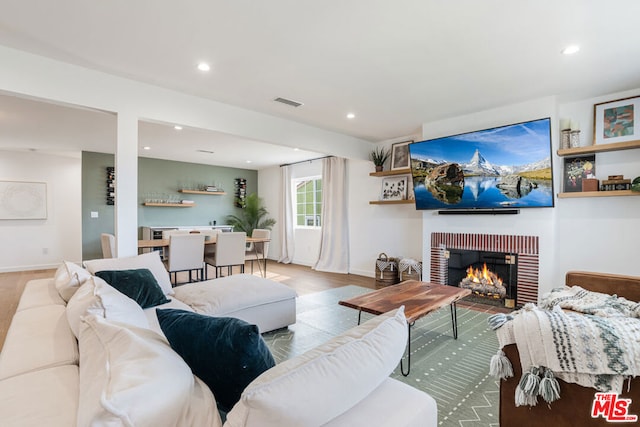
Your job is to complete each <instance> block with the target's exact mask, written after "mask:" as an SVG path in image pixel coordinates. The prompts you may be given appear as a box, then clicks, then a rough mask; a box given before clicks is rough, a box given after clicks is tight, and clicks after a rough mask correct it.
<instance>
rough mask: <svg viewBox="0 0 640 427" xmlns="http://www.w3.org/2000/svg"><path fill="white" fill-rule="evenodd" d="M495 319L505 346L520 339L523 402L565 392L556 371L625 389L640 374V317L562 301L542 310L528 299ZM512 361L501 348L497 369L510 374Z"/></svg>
mask: <svg viewBox="0 0 640 427" xmlns="http://www.w3.org/2000/svg"><path fill="white" fill-rule="evenodd" d="M500 316H502V317H500ZM490 323H493V326H494V329H495V328H496V327H497V328H498V329H497V331H496V332H497V336H498V341H499V343H500V348H502V347H504V346H505V345H507V344H512V343H516V345H517V347H518V352H519V353H520V363H521V365H522V372H523V377H522V379H521V381H520V384H519V386H518V388H517V390H516V405H517V406H520V405H532V406H533V405H535V404H536V403H537V396H538V395H540V396H542V397H543V398H544V399H545V400H546V401H547V402H551V401H553V400H555V399H557V398H559V397H560V390H559V388H558V385H557V382H555V380H554V376H556V377H558V378H561V379H562V380H564V381H566V382H569V383H576V384H579V385H582V386H585V387H592V388H595V389H597V390H599V391H615V392H617V393H620V392H621V391H622V386H623V383H624V380H625V379H626V378H627V377H635V376H638V375H639V374H640V319H637V318H632V317H621V316H620V317H599V316H592V315H584V314H578V313H572V312H565V311H563V310H561V309H560V307H555V308H554V309H552V310H542V309H539V308H538V307H536V306H535V305H533V304H527V305H525V307H524V308H523V309H521V310H519V311H516V312H514V313H512V314H511V315H508V316H505V315H495V316H492V319H490ZM508 363H509V362H508V360H506V357H504V353H502V351H501V350H500V351H499V352H498V355H496V356H494V360H492V366H491V371H492V372H491V373H492V374H493V375H495V376H499V377H502V378H505V377H506V376H509V369H511V366H510V365H508V366H507V364H508ZM511 376H513V373H512V371H511Z"/></svg>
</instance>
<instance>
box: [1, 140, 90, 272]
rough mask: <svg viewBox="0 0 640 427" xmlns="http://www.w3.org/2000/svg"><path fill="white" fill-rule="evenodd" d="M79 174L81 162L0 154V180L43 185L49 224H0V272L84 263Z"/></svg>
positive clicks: (40, 156) (72, 159)
mask: <svg viewBox="0 0 640 427" xmlns="http://www.w3.org/2000/svg"><path fill="white" fill-rule="evenodd" d="M81 169H82V165H81V160H80V159H79V158H71V157H61V156H52V155H43V154H38V153H35V152H13V151H0V180H4V181H36V182H45V183H46V184H47V219H44V220H0V242H2V243H1V244H0V271H2V272H7V271H21V270H32V269H36V268H55V267H57V266H58V265H59V264H60V262H62V261H63V260H67V261H73V262H80V261H81V260H82V250H81V248H82V242H81V238H80V236H81V235H82V221H81V218H80V215H81V212H82V206H81V196H80V194H81V191H80V186H81V180H82V177H81ZM45 251H46V252H47V253H46V254H45V253H44V252H45Z"/></svg>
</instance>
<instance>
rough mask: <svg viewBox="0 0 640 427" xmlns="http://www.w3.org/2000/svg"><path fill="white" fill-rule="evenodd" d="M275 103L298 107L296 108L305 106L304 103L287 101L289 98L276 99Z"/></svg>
mask: <svg viewBox="0 0 640 427" xmlns="http://www.w3.org/2000/svg"><path fill="white" fill-rule="evenodd" d="M274 101H275V102H279V103H281V104H285V105H288V106H290V107H296V108H297V107H299V106H301V105H304V104H302V102H298V101H293V100H291V99H287V98H276V99H274Z"/></svg>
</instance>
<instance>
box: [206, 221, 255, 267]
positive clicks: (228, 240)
mask: <svg viewBox="0 0 640 427" xmlns="http://www.w3.org/2000/svg"><path fill="white" fill-rule="evenodd" d="M216 239H217V240H216V245H215V246H216V252H215V254H213V256H206V257H205V259H204V262H205V264H206V265H210V266H212V267H214V268H215V270H216V278H217V277H218V275H219V274H220V273H221V272H222V270H221V269H222V267H227V275H228V276H230V275H231V274H233V267H234V266H236V265H239V266H240V271H241V272H242V273H244V252H245V250H246V242H247V233H245V232H231V233H220V234H218V235H217V237H216ZM205 271H206V269H205Z"/></svg>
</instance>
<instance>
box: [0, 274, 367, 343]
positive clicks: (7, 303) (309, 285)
mask: <svg viewBox="0 0 640 427" xmlns="http://www.w3.org/2000/svg"><path fill="white" fill-rule="evenodd" d="M234 272H235V273H238V270H235V271H234ZM245 272H246V273H250V272H251V270H250V266H249V264H247V266H246V268H245ZM212 273H213V271H212V269H210V270H209V278H212V277H213V275H212ZM54 274H55V270H34V271H21V272H14V273H0V349H1V348H2V346H3V344H4V340H5V336H6V334H7V330H8V328H9V325H10V323H11V318H12V317H13V315H14V314H15V312H16V308H17V307H18V301H19V300H20V295H22V291H23V290H24V286H25V284H26V283H27V282H28V281H29V280H32V279H45V278H49V277H53V275H54ZM254 274H256V275H257V274H258V272H257V268H256V269H254ZM267 278H269V279H271V280H274V281H277V282H281V283H284V284H285V285H287V286H290V287H291V288H293V289H294V290H295V291H296V292H297V293H298V295H300V296H302V295H306V294H310V293H313V292H320V291H324V290H327V289H333V288H339V287H341V286H347V285H357V286H363V287H367V288H372V289H374V288H375V280H374V279H373V278H370V277H364V276H357V275H354V274H336V273H321V272H318V271H315V270H312V269H311V268H309V267H305V266H301V265H295V264H279V263H277V262H269V263H268V266H267ZM178 280H180V281H182V280H185V278H183V277H182V276H179V277H178Z"/></svg>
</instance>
